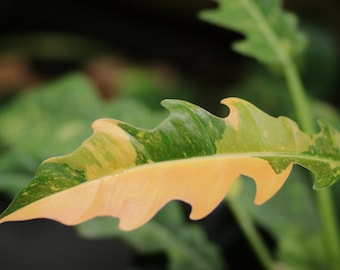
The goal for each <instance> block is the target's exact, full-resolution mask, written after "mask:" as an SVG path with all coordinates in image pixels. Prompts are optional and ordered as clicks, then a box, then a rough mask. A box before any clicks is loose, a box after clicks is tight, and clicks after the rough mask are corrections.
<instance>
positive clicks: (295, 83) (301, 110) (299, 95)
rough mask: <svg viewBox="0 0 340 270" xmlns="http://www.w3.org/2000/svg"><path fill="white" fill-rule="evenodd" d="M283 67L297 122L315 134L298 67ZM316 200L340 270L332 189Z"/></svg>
mask: <svg viewBox="0 0 340 270" xmlns="http://www.w3.org/2000/svg"><path fill="white" fill-rule="evenodd" d="M283 67H284V74H285V77H286V80H287V84H288V88H289V90H290V94H291V97H292V100H293V102H294V106H295V111H296V115H297V120H298V122H299V124H300V125H301V128H302V129H303V130H304V131H305V132H307V133H309V134H313V133H315V132H316V127H315V125H314V117H313V113H312V111H311V108H310V104H309V101H308V98H307V96H306V92H305V90H304V87H303V85H302V83H301V80H300V77H299V75H298V72H297V70H296V67H295V65H293V64H292V62H291V61H290V59H286V61H285V62H284V63H283ZM316 200H317V206H318V212H319V217H320V223H321V230H322V236H323V240H324V248H325V250H327V254H328V256H329V258H328V259H329V262H330V265H331V266H332V268H331V269H340V257H339V255H340V238H339V231H338V228H339V227H338V222H337V218H336V214H335V209H334V200H333V198H332V191H331V190H330V189H325V190H322V191H317V192H316Z"/></svg>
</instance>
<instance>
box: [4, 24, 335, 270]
mask: <svg viewBox="0 0 340 270" xmlns="http://www.w3.org/2000/svg"><path fill="white" fill-rule="evenodd" d="M304 28H305V30H306V32H307V34H308V36H309V44H308V46H307V50H306V53H305V55H304V56H305V57H304V59H303V60H301V59H299V61H300V62H299V65H300V68H301V71H302V75H303V78H304V82H305V85H306V87H307V89H308V92H309V94H311V95H312V97H311V99H312V104H313V111H314V113H315V115H316V116H317V117H321V118H325V119H327V120H328V121H331V122H332V123H333V124H334V125H335V126H336V127H337V128H340V118H339V114H338V112H337V110H336V108H335V107H334V104H335V103H337V104H338V101H337V100H334V96H336V80H338V76H337V74H338V70H339V64H338V63H339V61H338V58H339V55H338V50H337V47H336V40H335V38H334V37H333V36H332V33H331V32H330V31H328V29H326V28H325V27H321V26H316V25H314V24H311V23H308V24H307V23H305V24H304ZM1 41H2V42H1V44H0V52H1V54H0V55H1V56H2V58H0V61H1V60H3V59H5V58H6V57H8V55H10V56H12V55H13V54H14V55H16V56H18V55H19V57H22V58H20V59H24V60H26V59H27V58H28V59H30V58H39V59H43V60H45V61H49V60H53V59H54V60H57V61H59V60H67V61H69V60H70V61H72V62H73V63H77V65H78V64H81V65H82V66H77V67H75V68H77V69H83V70H86V71H88V72H87V75H85V73H77V74H70V75H68V76H66V77H63V78H61V79H58V80H56V81H54V82H49V81H48V82H46V83H45V81H44V79H45V78H44V76H41V77H43V78H41V77H39V76H38V78H36V77H35V79H34V80H33V79H32V80H28V79H26V80H22V81H23V83H22V84H18V81H21V78H19V77H18V76H14V77H13V78H14V79H13V80H14V82H13V83H12V84H6V85H5V84H4V85H5V86H6V87H7V88H18V89H16V90H19V91H20V93H19V94H18V93H17V92H16V93H13V92H10V90H11V89H10V90H8V89H5V86H4V87H3V85H0V89H3V90H4V91H8V93H10V95H9V98H7V99H6V100H3V101H2V102H1V107H0V127H1V128H0V192H2V193H4V194H6V195H7V196H10V197H12V196H14V195H15V193H16V192H17V191H18V190H19V189H20V188H21V187H22V186H24V185H25V184H26V183H27V181H29V180H30V179H32V176H33V174H34V172H35V171H36V168H37V166H38V165H39V164H40V162H41V161H42V160H44V159H46V158H48V157H51V156H56V155H63V154H66V153H69V152H71V151H72V150H73V149H75V148H76V147H77V146H79V144H80V143H81V142H82V141H83V140H84V139H85V138H86V137H88V136H89V135H90V133H91V129H90V125H91V122H92V121H93V120H95V119H98V118H101V117H110V118H116V119H119V120H122V121H126V122H129V123H131V124H134V125H137V126H140V127H145V128H151V127H153V126H155V125H157V124H158V123H159V121H161V120H162V119H164V117H165V115H166V112H165V111H163V110H161V107H160V105H159V101H160V100H161V99H163V98H182V99H186V100H190V101H194V102H197V103H198V102H204V101H205V100H207V99H210V94H211V93H210V91H209V89H208V90H206V91H198V89H200V85H199V78H197V81H189V80H187V79H183V78H182V77H181V76H180V74H178V73H176V70H175V69H170V70H169V69H168V68H167V67H166V66H165V67H164V66H162V65H161V66H156V67H153V68H150V66H140V65H135V64H125V63H124V61H123V64H122V63H121V60H117V59H118V58H119V57H117V56H113V58H114V61H116V62H115V63H114V64H113V66H112V65H109V66H105V67H104V68H105V69H104V71H103V69H99V70H98V69H97V70H94V69H93V68H94V67H95V65H93V62H91V59H92V60H93V58H92V57H94V56H96V57H98V56H100V57H104V58H108V56H107V55H105V53H106V50H107V47H106V45H103V44H102V43H100V42H97V41H93V40H91V39H84V38H80V37H79V36H73V35H69V34H63V33H48V34H39V33H37V34H30V35H26V34H25V35H15V36H10V37H8V38H7V39H2V40H1ZM103 52H104V53H103ZM111 53H112V52H111ZM109 57H112V55H110V56H109ZM261 57H262V55H261ZM263 57H266V56H263ZM117 63H118V64H117ZM231 65H232V64H231ZM101 67H103V66H101ZM117 67H118V68H117ZM0 68H1V65H0ZM0 70H1V69H0ZM1 73H2V74H5V72H1ZM98 73H100V74H103V73H105V74H106V75H105V76H106V77H105V79H106V80H107V81H106V82H105V87H106V88H107V89H106V90H105V93H106V94H108V96H109V97H112V98H111V99H108V98H106V99H104V98H103V97H102V96H101V93H102V85H100V86H101V87H99V89H98V86H97V84H98V82H99V80H98V77H96V76H97V75H98ZM20 74H21V73H20ZM29 75H30V76H33V75H32V74H29ZM35 75H36V74H34V76H35ZM1 78H2V77H1V74H0V82H1ZM5 79H6V78H5ZM27 81H29V82H30V83H32V82H34V84H36V83H37V81H38V82H39V83H41V85H40V86H37V87H31V88H29V89H26V88H27V87H26V85H25V84H24V82H27ZM99 84H100V83H99ZM30 85H32V84H30ZM221 88H222V86H221ZM23 89H25V91H24V92H25V93H23ZM200 90H201V89H200ZM228 96H237V97H240V98H244V99H246V100H248V101H250V102H251V103H253V104H255V105H256V106H258V107H259V108H261V109H262V110H264V111H266V112H268V113H269V114H271V115H275V116H278V115H286V116H289V117H291V118H293V119H294V118H295V115H294V112H293V108H292V104H291V102H290V99H289V97H288V95H287V89H286V85H285V81H284V79H283V78H282V76H281V75H279V74H278V73H277V70H275V69H272V70H267V69H266V70H265V69H264V68H262V67H260V66H259V65H257V64H256V63H254V62H253V61H245V62H244V63H243V70H242V75H241V76H240V79H239V80H238V81H237V82H236V83H234V84H233V85H229V84H228V85H226V87H224V90H223V88H222V91H220V98H223V97H228ZM0 97H2V93H0ZM320 99H328V100H329V101H332V103H333V105H331V104H330V103H327V102H325V101H322V100H320ZM332 99H333V100H332ZM215 102H216V101H215ZM307 178H308V177H307V176H306V175H305V174H304V173H303V172H302V171H300V170H299V168H295V170H294V173H293V174H292V176H291V177H290V179H289V181H287V183H286V184H285V186H284V187H283V188H282V190H281V191H280V192H279V193H278V194H277V195H276V196H275V197H274V198H273V199H272V200H271V201H270V202H268V203H267V204H265V205H263V206H260V207H258V206H254V205H253V204H252V202H251V200H252V198H253V197H254V195H253V194H254V187H253V183H252V182H251V181H249V180H248V179H244V180H242V182H240V184H239V187H238V188H239V189H241V191H239V192H240V193H242V197H239V196H237V194H238V191H237V192H236V195H235V196H234V197H233V198H232V200H234V201H235V202H236V203H238V204H240V205H242V206H243V207H244V208H245V209H246V211H248V212H249V213H250V214H251V216H252V217H253V219H254V220H255V222H256V223H257V224H258V225H259V226H260V227H261V228H262V229H264V230H266V231H267V232H268V233H269V234H270V235H271V236H272V237H273V239H274V240H275V245H276V247H275V251H273V252H274V253H275V256H276V258H277V259H278V260H280V261H283V262H284V263H285V266H289V267H291V268H292V269H299V270H300V269H325V267H326V265H327V262H325V256H324V252H325V251H324V250H322V247H321V246H320V245H319V244H318V243H320V237H321V236H320V224H319V223H318V221H317V216H316V206H315V198H314V196H313V191H312V190H311V188H310V185H311V183H309V182H308V180H307ZM332 192H334V194H335V196H334V197H335V198H336V201H337V203H336V205H340V185H339V184H337V185H335V186H334V188H333V189H332ZM246 194H249V195H246ZM338 208H339V207H338ZM181 210H182V209H181V207H180V205H179V204H171V205H168V206H166V207H165V208H164V209H163V210H162V211H161V212H160V213H159V214H158V215H157V216H156V217H155V218H154V219H153V220H152V221H151V222H150V223H149V224H147V225H146V226H144V227H143V228H141V229H139V230H137V231H133V232H129V233H125V232H120V231H118V230H116V229H115V228H117V221H116V220H114V219H108V218H98V219H95V220H92V221H89V222H88V223H85V224H83V225H81V226H80V227H79V228H78V229H79V232H80V234H81V235H83V236H84V237H90V238H101V237H120V238H122V239H124V240H125V241H126V242H128V243H130V244H131V245H133V246H134V247H135V248H136V249H137V250H139V251H140V252H142V253H144V252H147V253H148V252H155V251H160V250H161V251H165V252H166V253H167V255H168V256H169V259H170V261H169V264H170V265H171V267H172V269H179V268H180V269H192V267H191V266H192V265H198V267H199V266H202V268H203V267H205V266H206V267H208V266H207V265H209V267H208V268H205V269H218V268H222V267H223V266H222V261H223V260H224V259H223V258H221V256H219V252H218V250H217V248H216V246H214V245H213V244H212V243H210V242H209V241H208V240H207V238H206V236H205V232H204V230H203V229H202V226H200V225H199V224H188V222H187V221H185V220H183V215H182V211H181ZM337 213H338V215H339V217H340V211H339V209H338V211H337ZM219 233H220V232H219ZM222 234H223V233H221V235H222ZM227 255H228V254H227ZM188 265H189V266H188ZM285 266H283V267H285ZM182 267H183V268H182ZM278 267H279V266H278ZM281 267H282V266H281ZM195 269H196V268H195ZM197 269H198V268H197ZM203 269H204V268H203Z"/></svg>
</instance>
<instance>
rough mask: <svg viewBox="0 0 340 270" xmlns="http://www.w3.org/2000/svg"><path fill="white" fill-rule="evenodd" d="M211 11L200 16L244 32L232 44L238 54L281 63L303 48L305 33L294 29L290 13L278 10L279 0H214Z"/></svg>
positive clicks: (297, 54) (293, 17)
mask: <svg viewBox="0 0 340 270" xmlns="http://www.w3.org/2000/svg"><path fill="white" fill-rule="evenodd" d="M217 2H218V4H219V6H218V8H217V9H215V10H208V11H203V12H202V13H201V14H200V18H201V19H203V20H205V21H207V22H210V23H214V24H216V25H219V26H223V27H226V28H229V29H233V30H235V31H239V32H241V33H242V34H244V35H245V39H244V40H242V41H238V42H236V43H234V46H233V48H234V49H235V50H236V51H238V52H239V53H242V54H245V55H247V56H250V57H254V58H255V59H257V60H258V61H260V62H263V63H265V64H270V65H273V64H283V63H285V62H286V61H287V58H295V57H297V56H299V54H300V53H301V52H302V51H303V49H304V47H305V43H306V39H305V36H304V35H303V34H302V33H300V32H299V31H298V30H297V19H296V17H295V16H294V15H292V14H290V13H288V12H284V11H283V10H282V9H281V0H218V1H217Z"/></svg>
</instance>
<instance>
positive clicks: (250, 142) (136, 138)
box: [0, 98, 340, 230]
mask: <svg viewBox="0 0 340 270" xmlns="http://www.w3.org/2000/svg"><path fill="white" fill-rule="evenodd" d="M222 103H223V104H224V105H226V106H228V107H229V109H230V113H229V115H228V116H227V117H226V118H220V117H217V116H214V115H212V114H210V113H209V112H207V111H205V110H203V109H202V108H200V107H198V106H196V105H193V104H191V103H188V102H185V101H180V100H165V101H163V103H162V104H163V106H164V107H165V108H167V109H168V110H169V112H170V115H169V116H168V117H167V118H166V119H165V120H164V121H163V122H162V123H160V124H159V125H158V126H157V127H156V128H154V129H151V130H144V129H140V128H136V127H133V126H131V125H128V124H126V123H123V122H119V121H116V120H112V119H100V120H97V121H95V122H94V123H93V129H94V133H93V135H92V136H91V137H89V138H88V139H87V140H86V141H84V143H83V144H82V145H81V146H80V147H79V148H78V149H77V150H76V151H74V152H73V153H71V154H69V155H66V156H62V157H56V158H51V159H48V160H46V161H45V162H43V163H42V164H41V166H40V167H39V169H38V171H37V173H36V175H35V177H34V179H33V180H32V182H31V183H30V184H29V185H28V186H27V187H26V188H24V189H23V190H22V191H21V192H20V193H19V194H18V195H17V196H16V198H15V199H14V201H13V202H12V203H11V205H10V206H9V207H8V208H7V209H6V210H5V212H4V213H2V215H1V216H0V218H1V219H0V222H6V221H17V220H27V219H33V218H40V217H45V218H50V219H54V220H57V221H59V222H62V223H64V224H68V225H74V224H78V223H81V222H83V221H86V220H89V219H91V218H93V217H95V216H105V215H110V216H114V217H118V218H120V228H121V229H123V230H131V229H135V228H137V227H139V226H141V225H143V224H144V223H146V222H147V221H148V220H150V219H151V218H152V217H153V216H154V215H155V213H157V212H158V211H159V210H160V209H161V208H162V207H163V206H164V205H165V204H167V203H168V202H169V201H171V200H182V201H185V202H187V203H189V204H191V206H192V211H191V214H190V218H192V219H200V218H203V217H204V216H206V215H207V214H209V213H210V212H211V211H212V210H213V209H214V208H215V207H216V206H217V205H218V204H219V203H220V202H221V201H222V200H223V198H224V196H225V195H226V193H227V191H228V190H229V188H230V186H231V185H232V183H233V182H234V181H235V180H236V179H237V178H238V177H239V176H240V175H241V174H242V175H246V176H249V177H251V178H253V179H254V181H255V182H256V189H257V192H256V197H255V203H257V204H261V203H263V202H265V201H266V200H268V199H269V198H270V197H272V196H273V195H274V194H275V193H276V192H277V191H278V190H279V189H280V188H281V186H282V185H283V183H284V182H285V180H286V178H287V177H288V175H289V173H290V171H291V169H292V166H293V164H300V165H302V166H304V167H306V168H308V169H309V170H311V171H312V172H313V173H314V175H315V183H314V187H315V188H323V187H326V186H329V185H331V184H332V183H334V182H336V181H337V180H338V178H339V177H340V154H339V146H340V135H339V133H338V132H337V131H336V130H334V129H333V128H332V127H330V126H329V125H327V124H325V123H323V122H321V124H320V126H321V131H320V132H319V133H318V134H315V135H308V134H305V133H303V132H302V131H301V130H299V128H298V127H297V125H296V124H295V123H294V122H293V121H292V120H290V119H288V118H285V117H279V118H273V117H271V116H269V115H267V114H265V113H264V112H262V111H261V110H259V109H257V108H256V107H255V106H253V105H252V104H250V103H248V102H246V101H244V100H241V99H237V98H228V99H224V100H223V101H222Z"/></svg>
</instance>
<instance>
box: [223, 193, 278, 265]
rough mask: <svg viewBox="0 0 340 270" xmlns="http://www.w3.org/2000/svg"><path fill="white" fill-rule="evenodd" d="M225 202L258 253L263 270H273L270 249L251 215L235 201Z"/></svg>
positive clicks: (230, 199) (227, 199) (228, 199)
mask: <svg viewBox="0 0 340 270" xmlns="http://www.w3.org/2000/svg"><path fill="white" fill-rule="evenodd" d="M225 201H226V202H227V203H228V206H229V208H230V210H231V211H232V212H233V214H234V217H235V218H236V220H237V222H238V224H239V225H240V227H241V229H242V231H243V233H244V234H245V236H246V238H247V240H248V241H249V244H250V245H251V247H252V249H253V251H254V252H255V253H256V256H257V258H258V259H259V261H260V263H261V264H262V267H263V269H265V270H273V269H274V266H273V261H272V259H271V256H270V254H269V252H268V248H267V247H266V245H265V243H264V242H263V239H262V237H261V236H260V235H259V233H258V231H257V229H256V227H255V224H254V222H253V220H252V218H251V217H250V215H249V214H248V213H247V211H246V209H244V208H242V207H240V206H239V205H238V204H237V202H234V201H233V199H232V198H226V199H225Z"/></svg>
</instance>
